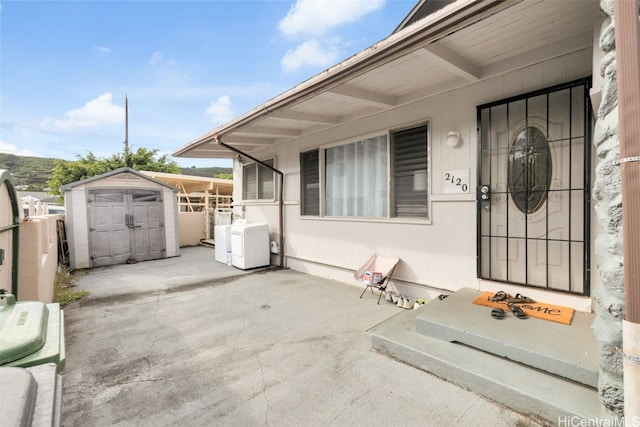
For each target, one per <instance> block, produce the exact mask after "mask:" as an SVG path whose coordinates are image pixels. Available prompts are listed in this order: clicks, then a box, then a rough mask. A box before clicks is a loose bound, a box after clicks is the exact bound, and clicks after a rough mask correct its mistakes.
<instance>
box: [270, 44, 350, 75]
mask: <svg viewBox="0 0 640 427" xmlns="http://www.w3.org/2000/svg"><path fill="white" fill-rule="evenodd" d="M338 54H339V51H338V48H337V47H336V46H328V47H327V48H326V49H323V47H322V45H321V44H320V42H319V41H318V40H316V39H311V40H308V41H306V42H304V43H302V44H300V45H298V47H296V48H295V49H294V50H289V51H287V53H286V54H285V55H284V57H283V58H282V60H281V61H280V63H281V64H282V68H283V69H284V71H286V72H293V71H296V70H298V69H299V68H300V67H302V66H313V67H317V66H321V67H325V66H330V65H332V64H335V63H336V61H337V59H338Z"/></svg>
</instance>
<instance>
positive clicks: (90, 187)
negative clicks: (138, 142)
mask: <svg viewBox="0 0 640 427" xmlns="http://www.w3.org/2000/svg"><path fill="white" fill-rule="evenodd" d="M61 190H62V191H63V194H64V205H65V211H66V227H67V237H68V243H69V257H70V267H71V269H72V270H75V269H79V268H91V267H100V266H105V265H113V264H124V263H133V262H138V261H146V260H151V259H159V258H169V257H173V256H178V255H179V251H180V245H179V242H180V238H179V230H178V207H177V197H176V192H177V189H176V188H174V187H171V186H170V185H167V184H165V183H163V182H161V181H158V180H156V179H153V178H151V177H149V176H147V175H144V174H142V173H140V172H138V171H136V170H133V169H131V168H120V169H116V170H113V171H110V172H107V173H104V174H102V175H97V176H94V177H92V178H88V179H84V180H81V181H76V182H72V183H70V184H67V185H64V186H62V187H61Z"/></svg>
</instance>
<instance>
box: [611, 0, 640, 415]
mask: <svg viewBox="0 0 640 427" xmlns="http://www.w3.org/2000/svg"><path fill="white" fill-rule="evenodd" d="M614 20H615V30H614V31H615V41H616V66H617V83H618V133H619V138H620V168H621V169H620V172H621V179H622V230H623V231H622V232H623V235H622V239H623V242H624V243H623V251H624V252H623V254H624V294H625V319H624V320H623V321H622V343H623V348H622V356H623V362H622V363H623V378H624V380H623V381H624V413H625V420H627V423H626V425H628V426H630V425H632V424H631V423H633V422H637V421H638V420H640V399H638V396H640V215H639V213H638V211H640V120H638V118H639V117H640V79H639V78H638V76H640V23H639V22H638V21H639V20H640V17H639V9H638V1H637V0H632V1H630V0H615V1H614Z"/></svg>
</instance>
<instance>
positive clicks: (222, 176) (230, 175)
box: [214, 173, 233, 179]
mask: <svg viewBox="0 0 640 427" xmlns="http://www.w3.org/2000/svg"><path fill="white" fill-rule="evenodd" d="M214 178H220V179H233V173H219V174H216V175H215V176H214Z"/></svg>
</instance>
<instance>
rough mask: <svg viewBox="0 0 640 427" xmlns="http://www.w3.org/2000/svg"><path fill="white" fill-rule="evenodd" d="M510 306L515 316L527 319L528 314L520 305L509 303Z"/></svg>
mask: <svg viewBox="0 0 640 427" xmlns="http://www.w3.org/2000/svg"><path fill="white" fill-rule="evenodd" d="M508 306H509V308H510V309H511V312H512V313H513V315H514V316H515V317H517V318H518V319H526V318H527V315H526V314H525V312H524V311H522V309H521V308H520V307H518V306H517V305H513V304H508Z"/></svg>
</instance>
